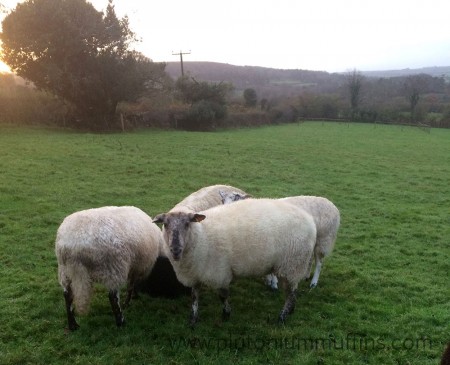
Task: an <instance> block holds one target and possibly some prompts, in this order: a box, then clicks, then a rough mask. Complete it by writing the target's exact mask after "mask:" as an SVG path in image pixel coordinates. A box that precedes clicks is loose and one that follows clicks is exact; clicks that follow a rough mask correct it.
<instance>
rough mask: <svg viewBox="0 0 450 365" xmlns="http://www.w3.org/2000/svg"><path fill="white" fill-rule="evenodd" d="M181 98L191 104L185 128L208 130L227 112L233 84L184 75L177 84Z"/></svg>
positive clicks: (183, 125) (184, 124)
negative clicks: (228, 96)
mask: <svg viewBox="0 0 450 365" xmlns="http://www.w3.org/2000/svg"><path fill="white" fill-rule="evenodd" d="M175 87H176V89H177V91H178V93H179V96H180V98H181V99H182V100H183V101H184V102H186V103H189V104H190V105H191V107H190V110H189V112H188V114H187V116H186V119H185V121H184V123H181V124H182V127H184V128H185V129H194V130H208V129H211V128H213V127H214V123H215V121H217V120H221V119H223V118H225V116H226V114H227V105H226V104H227V95H228V93H229V92H230V90H231V89H232V86H231V84H228V83H223V82H220V83H218V84H216V83H208V82H205V81H201V82H199V81H197V80H195V79H194V78H193V77H191V78H190V77H187V76H182V77H180V78H179V79H178V80H177V82H176V85H175Z"/></svg>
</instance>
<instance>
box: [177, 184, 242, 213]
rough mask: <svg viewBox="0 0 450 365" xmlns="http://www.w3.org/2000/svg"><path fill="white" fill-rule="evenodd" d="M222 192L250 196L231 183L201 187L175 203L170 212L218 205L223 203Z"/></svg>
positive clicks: (194, 210) (189, 210)
mask: <svg viewBox="0 0 450 365" xmlns="http://www.w3.org/2000/svg"><path fill="white" fill-rule="evenodd" d="M220 192H222V193H224V194H228V193H235V194H240V196H242V197H246V198H247V197H250V195H248V194H247V193H246V192H244V191H243V190H241V189H239V188H235V187H233V186H230V185H211V186H206V187H204V188H201V189H200V190H197V191H195V192H193V193H192V194H190V195H188V196H187V197H186V198H184V199H183V200H182V201H180V202H179V203H178V204H177V205H175V206H174V207H173V208H172V209H171V210H170V212H180V211H183V212H199V211H202V210H206V209H209V208H212V207H215V206H217V205H221V204H222V200H221V197H220Z"/></svg>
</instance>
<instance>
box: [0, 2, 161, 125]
mask: <svg viewBox="0 0 450 365" xmlns="http://www.w3.org/2000/svg"><path fill="white" fill-rule="evenodd" d="M2 25H3V32H2V33H1V40H2V48H3V56H2V60H3V61H4V62H5V63H6V64H8V65H9V67H10V68H11V70H13V71H14V72H15V73H16V74H17V75H19V76H21V77H23V78H25V79H27V80H29V81H31V82H33V84H34V85H35V86H36V87H37V88H38V89H42V90H46V91H49V92H51V93H53V94H54V95H56V96H58V97H60V98H62V99H63V100H65V101H66V102H68V103H69V104H71V105H73V106H75V109H76V112H77V115H78V116H79V117H81V118H82V119H83V120H88V121H92V122H93V123H95V125H92V124H91V125H90V126H89V127H91V128H96V127H97V128H98V127H104V126H105V125H109V122H110V121H111V120H112V119H113V118H114V114H115V112H116V107H117V104H118V103H119V102H120V101H122V100H133V99H135V98H137V97H138V96H140V95H141V94H142V93H144V92H145V91H146V90H147V89H148V88H149V87H152V86H154V85H155V83H158V84H159V83H162V82H163V81H164V78H165V72H164V69H165V64H155V63H153V62H152V61H151V60H150V59H148V58H147V57H145V56H143V55H142V54H140V53H138V52H136V51H134V50H131V49H130V46H131V44H132V43H133V42H134V41H135V40H136V37H135V34H134V33H133V32H132V31H131V30H130V28H129V25H128V18H127V17H124V18H123V19H118V18H117V16H116V14H115V10H114V5H113V2H112V0H109V3H108V6H107V9H106V11H105V13H102V12H98V11H97V10H96V9H95V8H94V7H93V6H92V4H90V3H89V2H87V1H86V0H27V1H25V2H23V3H19V4H18V5H17V7H16V9H15V10H14V11H12V12H11V13H10V14H9V15H8V16H6V18H5V19H4V20H3V23H2Z"/></svg>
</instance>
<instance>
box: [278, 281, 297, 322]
mask: <svg viewBox="0 0 450 365" xmlns="http://www.w3.org/2000/svg"><path fill="white" fill-rule="evenodd" d="M296 300H297V289H291V291H290V293H289V294H288V296H287V298H286V301H285V303H284V307H283V309H282V310H281V312H280V315H279V316H278V322H279V323H284V321H285V320H286V317H287V316H288V315H289V314H291V313H292V312H293V311H294V309H295V302H296Z"/></svg>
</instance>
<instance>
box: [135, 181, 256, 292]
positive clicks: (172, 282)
mask: <svg viewBox="0 0 450 365" xmlns="http://www.w3.org/2000/svg"><path fill="white" fill-rule="evenodd" d="M220 191H222V192H223V193H224V194H228V193H235V194H240V196H243V197H244V196H245V197H250V195H248V194H247V193H245V192H244V191H243V190H241V189H239V188H236V187H233V186H230V185H211V186H206V187H204V188H201V189H200V190H197V191H195V192H193V193H192V194H190V195H188V196H187V197H186V198H184V199H183V200H182V201H180V202H179V203H178V204H177V205H175V206H174V207H173V208H172V209H171V210H170V211H171V212H175V211H183V212H191V213H195V212H199V211H202V210H206V209H209V208H212V207H215V206H217V205H221V204H222V202H221V198H220V196H219V192H220ZM167 256H168V254H167V253H165V252H164V250H162V251H161V254H160V257H158V259H157V261H156V264H155V267H154V269H153V271H152V273H151V274H150V276H149V277H148V279H147V280H145V282H143V283H142V285H141V286H140V290H143V291H145V292H148V293H149V294H150V295H153V296H166V297H175V296H179V295H185V294H186V292H187V288H186V287H185V286H184V285H182V284H181V283H180V282H179V281H178V280H177V278H176V275H175V272H174V271H173V267H172V264H171V263H170V262H169V260H168V258H167Z"/></svg>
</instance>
